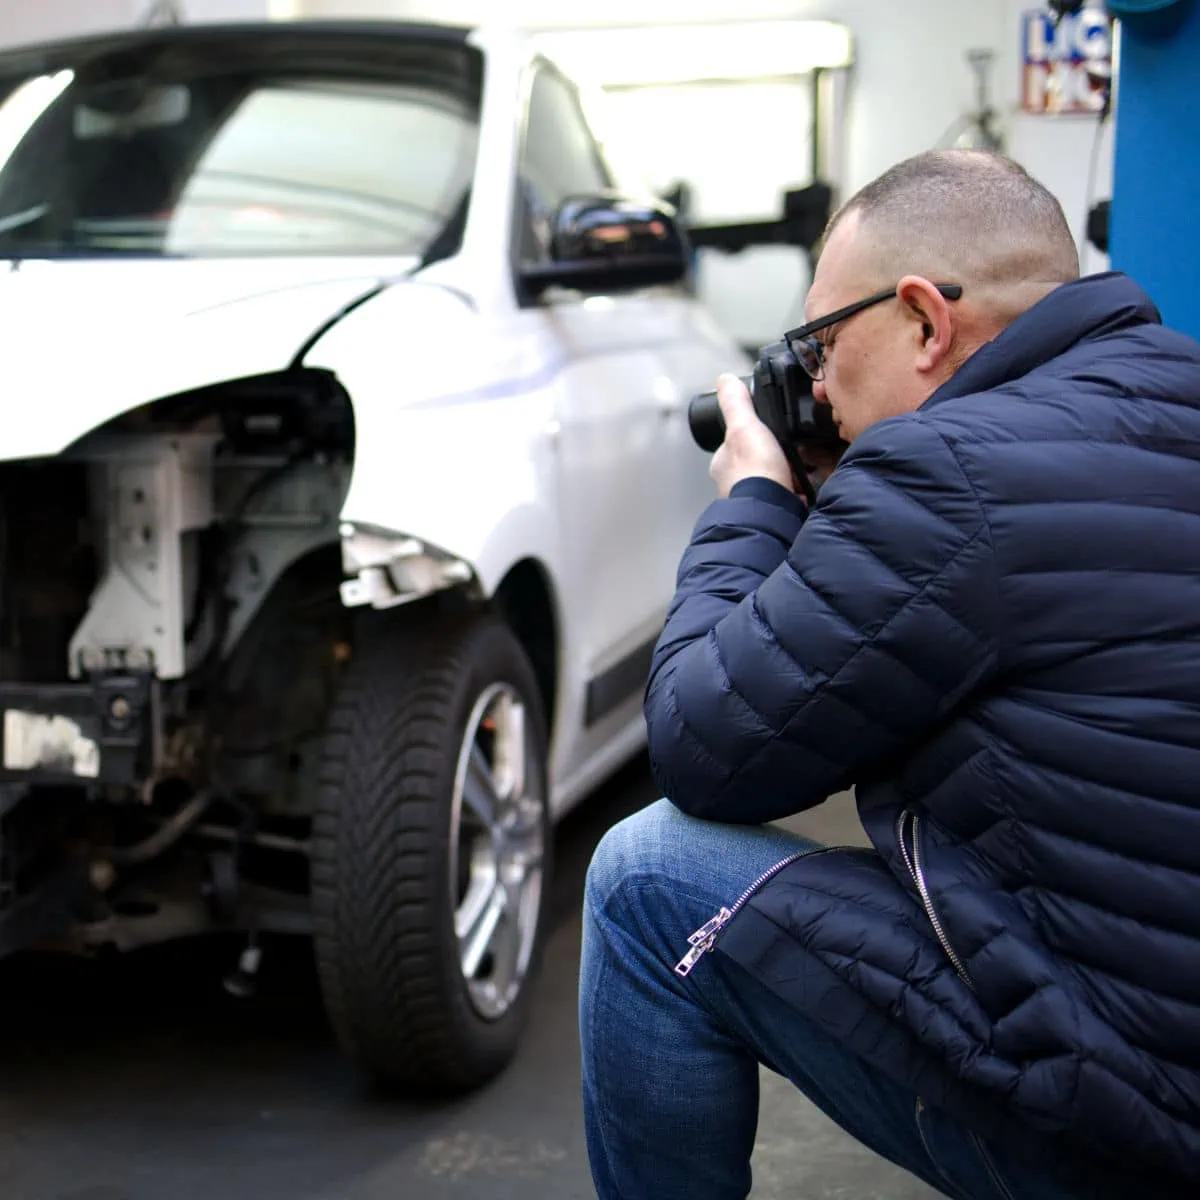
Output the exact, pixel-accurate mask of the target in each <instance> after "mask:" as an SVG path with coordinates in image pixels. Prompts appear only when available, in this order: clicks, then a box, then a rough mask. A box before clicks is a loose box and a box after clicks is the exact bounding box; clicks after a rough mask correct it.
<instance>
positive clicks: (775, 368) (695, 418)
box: [688, 341, 846, 469]
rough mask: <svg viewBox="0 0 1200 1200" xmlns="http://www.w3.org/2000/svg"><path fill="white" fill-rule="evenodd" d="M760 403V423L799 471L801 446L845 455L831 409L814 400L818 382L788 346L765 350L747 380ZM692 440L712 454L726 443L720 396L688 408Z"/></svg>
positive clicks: (781, 344)
mask: <svg viewBox="0 0 1200 1200" xmlns="http://www.w3.org/2000/svg"><path fill="white" fill-rule="evenodd" d="M742 382H743V383H745V384H746V387H747V388H748V389H749V391H750V396H751V398H752V399H753V401H754V411H755V412H756V413H757V414H758V419H759V420H760V421H762V423H763V424H764V425H765V426H766V427H767V428H768V429H769V430H770V431H771V432H772V433H773V434H774V435H775V440H776V441H777V442H778V443H779V444H780V446H782V447H783V451H784V453H785V454H786V455H787V456H788V461H789V462H791V463H792V464H793V469H794V468H795V448H796V447H797V446H800V445H803V444H807V445H818V446H824V447H827V448H829V449H834V450H844V449H845V448H846V443H845V442H844V441H843V440H842V438H841V437H840V436H839V434H838V429H837V425H836V424H835V423H834V420H833V412H832V410H831V409H830V407H829V405H828V404H818V403H817V402H816V400H814V399H813V394H812V380H811V379H810V378H809V376H808V373H807V372H806V371H805V370H804V368H803V367H802V366H801V365H800V363H799V362H798V361H797V360H796V356H795V355H794V354H793V353H792V350H791V347H789V346H788V344H787V342H786V341H779V342H772V343H771V344H770V345H768V346H764V347H763V349H762V351H761V353H760V354H759V356H758V361H757V362H756V363H755V364H754V373H753V374H752V375H750V376H747V377H744V378H743V380H742ZM688 428H689V429H690V430H691V433H692V440H693V441H694V442H695V443H696V445H697V446H699V447H700V449H701V450H706V451H708V452H709V453H712V452H714V451H715V450H717V448H718V447H719V446H720V445H721V443H722V442H723V441H724V440H725V419H724V417H722V415H721V408H720V405H719V404H718V403H717V393H716V392H701V393H700V395H698V396H696V397H694V398H693V399H692V402H691V403H690V404H689V405H688Z"/></svg>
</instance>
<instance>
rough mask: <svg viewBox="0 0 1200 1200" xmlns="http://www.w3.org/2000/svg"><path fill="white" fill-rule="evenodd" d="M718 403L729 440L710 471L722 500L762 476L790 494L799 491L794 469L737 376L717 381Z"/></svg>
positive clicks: (718, 453) (713, 462) (723, 445)
mask: <svg viewBox="0 0 1200 1200" xmlns="http://www.w3.org/2000/svg"><path fill="white" fill-rule="evenodd" d="M717 402H718V403H719V404H720V406H721V415H722V416H723V417H724V418H725V440H724V442H722V443H721V445H720V447H718V449H717V452H716V454H714V455H713V460H712V464H711V465H710V466H709V468H708V473H709V475H711V476H712V478H713V481H714V482H715V483H716V485H717V493H718V495H720V496H721V497H725V496H728V495H729V493H730V491H731V489H732V488H733V485H734V484H735V483H740V482H741V481H742V480H743V479H750V478H752V477H754V476H759V477H762V478H766V479H773V480H775V482H776V483H779V484H782V485H783V486H784V487H785V488H787V489H788V491H794V490H795V480H794V479H793V477H792V468H791V467H790V466H789V465H788V460H787V458H786V457H785V456H784V453H783V450H782V449H781V448H780V445H779V443H778V442H777V441H776V440H775V435H774V434H773V433H772V432H771V431H770V430H769V429H768V428H767V427H766V426H765V425H764V424H763V423H762V421H760V420H759V419H758V414H757V413H756V412H755V411H754V402H753V401H752V400H751V399H750V392H749V391H748V390H747V388H746V385H745V384H744V383H743V382H742V381H741V380H740V379H739V378H738V377H737V376H736V375H722V376H721V377H720V379H719V380H718V381H717Z"/></svg>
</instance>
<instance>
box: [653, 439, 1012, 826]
mask: <svg viewBox="0 0 1200 1200" xmlns="http://www.w3.org/2000/svg"><path fill="white" fill-rule="evenodd" d="M772 493H774V502H772ZM997 614H998V603H997V585H996V578H995V566H994V561H993V554H992V546H991V537H990V531H989V529H988V525H987V521H986V519H985V515H984V512H983V509H982V506H981V504H980V502H979V499H978V497H977V495H976V494H975V491H974V489H973V488H972V487H971V484H970V482H969V481H968V479H967V478H966V476H965V475H964V474H963V471H962V469H961V467H960V466H959V463H958V461H957V459H956V458H955V455H954V453H953V452H952V450H951V449H950V447H949V446H948V445H947V443H946V441H945V440H944V438H943V437H942V436H941V435H940V434H939V433H938V432H937V431H936V430H934V429H932V428H930V427H929V425H928V424H926V423H925V422H924V421H923V420H921V419H919V418H901V419H899V420H893V421H887V422H884V423H882V424H881V425H879V426H876V427H875V428H874V429H872V430H870V431H868V433H867V434H865V435H864V436H863V437H861V438H859V439H858V440H857V441H856V442H855V444H854V446H853V448H852V449H851V450H850V451H848V452H847V453H846V455H845V456H844V458H843V459H842V462H841V464H840V465H839V467H838V469H837V471H836V472H834V474H833V476H832V477H831V478H830V480H829V481H828V482H827V483H826V485H825V487H824V488H823V489H822V491H821V494H820V497H819V500H818V503H817V505H816V506H815V508H814V509H813V512H812V514H811V515H810V516H809V517H808V519H807V520H805V519H804V515H803V512H802V509H801V508H800V506H799V503H798V502H797V501H795V500H794V498H792V497H789V496H788V495H787V494H786V493H785V492H784V490H783V489H782V488H779V487H778V485H775V484H772V483H770V482H769V481H767V480H754V481H746V482H745V483H744V484H741V485H739V486H738V487H737V488H735V489H734V493H733V494H732V495H731V496H730V497H729V498H728V499H724V500H717V501H715V502H714V503H713V504H711V505H710V506H709V507H708V509H706V510H705V512H704V514H703V515H702V516H701V518H700V520H699V522H698V523H697V525H696V528H695V531H694V533H693V536H692V541H691V543H690V545H689V546H688V548H687V550H686V551H685V553H684V555H683V559H682V561H681V563H680V566H679V573H678V580H677V587H676V592H675V598H674V600H673V601H672V605H671V610H670V613H669V615H668V618H667V622H666V626H665V627H664V629H663V632H662V635H661V637H660V638H659V642H658V646H657V648H656V650H655V654H654V659H653V662H652V664H651V669H650V678H649V683H648V685H647V689H646V699H645V713H646V720H647V724H648V729H649V740H650V756H651V762H652V764H653V769H654V772H655V777H656V780H657V783H658V785H659V787H660V788H661V790H662V793H663V794H664V795H665V796H667V797H669V798H670V799H671V800H672V801H673V802H674V803H675V804H676V805H677V806H678V807H679V808H681V809H683V810H684V811H686V812H689V813H692V814H693V815H695V816H699V817H705V818H708V819H712V820H720V821H728V822H733V823H739V824H740V823H760V822H764V821H771V820H777V819H779V818H780V817H784V816H787V815H789V814H791V813H795V812H799V811H801V810H803V809H805V808H810V807H812V806H813V805H815V804H819V803H820V802H821V801H823V800H824V799H825V798H826V797H827V796H829V795H831V794H832V793H833V792H835V791H838V790H840V789H842V788H845V787H848V786H850V785H851V784H852V783H854V782H855V781H856V780H858V779H860V778H862V777H863V776H865V775H867V774H869V773H871V772H873V771H877V770H879V769H881V768H883V767H885V766H886V765H887V763H888V761H889V760H891V759H893V758H894V757H895V756H896V755H898V754H899V753H901V752H903V751H905V750H906V749H911V748H912V747H913V745H914V743H915V742H917V741H918V740H919V739H920V738H921V737H922V736H923V735H926V734H927V733H928V732H929V731H930V730H931V728H932V727H933V726H935V725H936V724H937V723H938V722H939V721H940V720H942V719H943V718H944V717H945V716H946V714H947V713H948V712H949V711H951V710H952V709H953V708H955V706H956V705H958V704H960V703H961V702H962V699H963V697H964V696H966V695H967V694H969V693H970V692H971V691H972V690H973V689H975V688H977V687H978V686H979V685H980V684H981V683H982V682H984V681H985V680H986V678H987V677H988V676H989V674H991V673H992V672H994V670H995V664H996V658H997V650H996V646H997V641H998V630H997V625H998V615H997Z"/></svg>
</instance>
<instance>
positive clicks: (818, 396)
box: [812, 379, 829, 404]
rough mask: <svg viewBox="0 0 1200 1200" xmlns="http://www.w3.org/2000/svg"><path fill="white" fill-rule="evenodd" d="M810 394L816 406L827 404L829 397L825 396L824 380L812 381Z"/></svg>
mask: <svg viewBox="0 0 1200 1200" xmlns="http://www.w3.org/2000/svg"><path fill="white" fill-rule="evenodd" d="M812 394H813V399H814V400H815V401H816V402H817V403H818V404H828V403H829V397H828V396H827V395H826V394H825V380H824V379H814V380H813V385H812Z"/></svg>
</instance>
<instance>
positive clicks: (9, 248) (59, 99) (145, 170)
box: [0, 30, 481, 258]
mask: <svg viewBox="0 0 1200 1200" xmlns="http://www.w3.org/2000/svg"><path fill="white" fill-rule="evenodd" d="M480 75H481V70H480V65H479V62H478V52H477V51H475V50H473V49H471V48H470V47H468V46H467V45H466V44H465V42H463V41H461V40H454V39H450V38H445V39H437V38H430V39H427V40H420V39H416V38H406V37H402V36H399V35H392V34H387V35H383V36H376V37H373V38H367V37H365V36H362V35H359V36H358V37H356V38H352V37H341V38H339V37H336V36H334V35H333V34H322V35H320V36H318V35H316V34H312V33H309V34H307V35H303V36H302V35H300V34H298V33H291V34H288V33H284V32H281V33H277V34H267V33H261V34H258V35H256V36H253V37H251V36H242V37H235V36H232V35H228V34H227V35H226V36H224V37H218V36H216V35H210V36H207V37H206V36H204V35H203V34H197V32H196V31H195V30H186V31H175V32H173V33H172V32H169V31H167V32H164V31H154V32H153V33H144V34H142V35H140V36H138V35H133V36H130V35H125V36H124V37H123V38H112V39H91V40H89V41H86V42H78V43H74V44H73V45H72V44H68V45H64V46H57V47H49V48H44V49H41V50H38V51H32V52H26V53H24V54H22V53H20V52H9V53H7V54H3V55H0V258H29V257H92V256H98V255H105V256H110V255H138V256H147V255H149V256H159V257H168V256H169V257H214V256H215V257H229V256H245V255H302V254H325V255H329V254H333V255H347V254H372V255H381V254H382V255H400V256H420V257H423V258H432V257H438V256H440V255H443V254H446V253H450V252H452V251H453V249H454V248H455V247H456V246H457V241H458V238H459V236H460V234H461V226H462V222H463V220H464V217H465V211H466V202H467V196H468V193H469V189H470V185H471V179H472V176H473V173H474V167H475V151H476V139H477V133H478V125H479V104H480V99H479V97H480Z"/></svg>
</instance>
